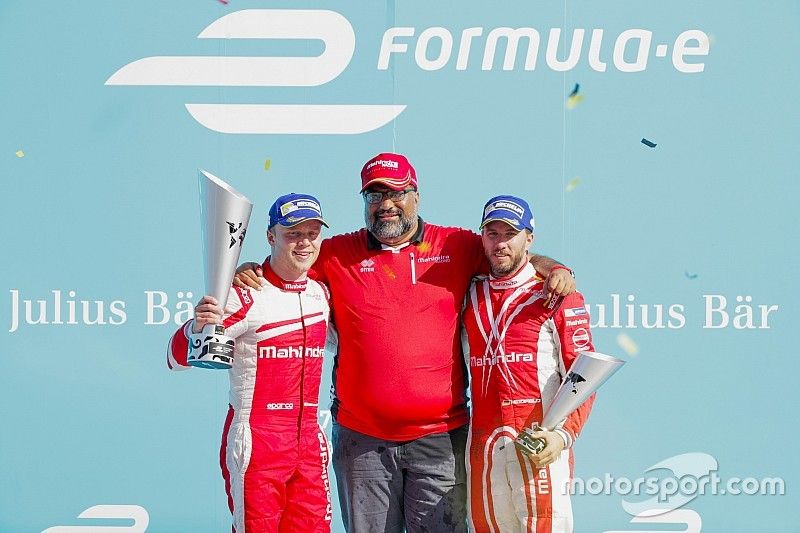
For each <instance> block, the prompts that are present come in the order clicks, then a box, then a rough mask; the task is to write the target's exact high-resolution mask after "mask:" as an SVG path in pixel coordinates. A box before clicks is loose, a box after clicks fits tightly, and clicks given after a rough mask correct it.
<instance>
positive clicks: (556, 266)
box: [550, 264, 575, 278]
mask: <svg viewBox="0 0 800 533" xmlns="http://www.w3.org/2000/svg"><path fill="white" fill-rule="evenodd" d="M554 270H566V271H567V272H569V275H570V276H572V277H573V278H574V277H575V272H573V270H572V269H571V268H569V267H566V266H564V265H561V264H558V265H554V266H553V267H552V268H551V269H550V273H551V274H552V273H553V271H554Z"/></svg>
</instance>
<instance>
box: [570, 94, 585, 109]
mask: <svg viewBox="0 0 800 533" xmlns="http://www.w3.org/2000/svg"><path fill="white" fill-rule="evenodd" d="M582 101H583V95H582V94H574V95H572V96H570V97H569V98H567V109H575V107H576V106H577V105H578V104H580V103H581V102H582Z"/></svg>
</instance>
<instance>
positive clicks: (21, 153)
mask: <svg viewBox="0 0 800 533" xmlns="http://www.w3.org/2000/svg"><path fill="white" fill-rule="evenodd" d="M17 157H25V152H23V151H22V150H17Z"/></svg>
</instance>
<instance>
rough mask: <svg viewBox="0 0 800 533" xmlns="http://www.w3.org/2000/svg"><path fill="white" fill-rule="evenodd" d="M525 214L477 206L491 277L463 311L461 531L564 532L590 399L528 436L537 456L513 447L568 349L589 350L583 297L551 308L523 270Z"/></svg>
mask: <svg viewBox="0 0 800 533" xmlns="http://www.w3.org/2000/svg"><path fill="white" fill-rule="evenodd" d="M533 228H534V224H533V214H532V212H531V209H530V207H529V206H528V203H527V202H526V201H525V200H523V199H522V198H517V197H514V196H497V197H495V198H492V199H491V200H489V201H488V202H487V203H486V205H485V206H484V210H483V220H482V223H481V238H482V239H483V248H484V251H485V253H486V257H487V259H488V260H489V263H490V270H491V274H490V275H489V276H488V277H487V276H481V277H478V278H476V279H475V280H473V282H472V284H471V285H470V288H469V292H468V294H467V299H466V302H465V306H464V314H463V321H464V329H463V333H462V336H463V342H464V358H465V362H466V364H467V365H468V366H469V371H470V392H471V394H470V396H471V398H472V418H471V420H470V439H469V449H468V450H467V457H468V463H467V471H468V477H469V502H470V505H469V512H470V517H469V518H470V526H471V529H473V530H474V531H476V532H478V533H483V532H486V533H489V532H500V531H536V532H537V533H571V532H572V530H573V525H572V506H571V503H570V498H569V494H568V493H567V492H566V491H565V487H566V486H567V484H568V481H569V479H570V478H571V477H572V444H573V443H574V442H575V439H576V438H577V437H578V434H579V433H580V431H581V429H582V427H583V425H584V423H585V422H586V419H587V417H588V416H589V412H590V411H591V408H592V401H593V399H594V398H593V397H591V398H590V399H589V400H588V401H586V402H584V403H583V405H581V406H580V407H579V408H578V409H577V410H576V411H575V412H574V413H572V414H571V415H570V416H568V417H567V419H566V421H564V423H563V424H562V425H561V426H559V427H557V428H556V429H555V430H554V431H540V432H535V433H534V436H536V437H540V438H542V439H544V440H545V443H546V446H545V448H544V449H543V450H542V451H541V452H539V453H538V454H537V455H534V456H531V457H527V456H524V455H523V454H522V453H521V452H519V451H518V450H517V449H516V447H515V446H514V439H515V438H516V437H517V435H518V434H519V432H520V431H522V430H523V429H524V428H531V427H532V425H534V424H536V423H537V422H541V421H542V416H543V414H544V411H545V410H546V409H547V407H548V406H549V405H550V403H551V402H552V400H553V397H554V396H555V393H556V390H558V387H559V385H560V384H561V380H562V377H563V376H565V375H566V373H567V371H568V370H569V368H570V366H572V362H573V361H574V360H575V357H576V356H577V352H578V351H592V350H593V348H592V336H591V333H590V331H589V313H588V312H587V310H586V307H585V304H584V301H583V297H582V296H581V295H580V293H578V292H575V293H572V294H570V295H568V296H567V297H566V298H564V300H563V301H562V302H561V305H560V306H559V307H558V308H557V309H555V310H553V309H551V308H550V307H549V306H548V305H546V301H545V291H544V279H543V278H542V277H540V276H539V275H538V274H537V273H536V271H535V270H534V269H533V267H532V266H531V265H530V264H529V263H528V249H529V248H530V246H531V244H532V243H533Z"/></svg>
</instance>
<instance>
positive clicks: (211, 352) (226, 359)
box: [187, 170, 253, 369]
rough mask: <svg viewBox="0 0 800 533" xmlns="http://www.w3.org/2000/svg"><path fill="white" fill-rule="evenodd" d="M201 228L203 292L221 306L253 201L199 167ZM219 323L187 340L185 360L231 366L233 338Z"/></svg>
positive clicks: (204, 364) (191, 362)
mask: <svg viewBox="0 0 800 533" xmlns="http://www.w3.org/2000/svg"><path fill="white" fill-rule="evenodd" d="M199 179H200V231H201V234H202V237H203V266H204V272H203V273H204V276H205V284H206V294H208V295H211V296H213V297H214V298H216V300H217V302H218V303H219V305H220V307H222V308H223V309H224V308H225V304H226V303H227V301H228V292H229V291H230V287H231V282H232V281H233V276H234V274H235V273H236V265H237V264H238V263H239V254H240V253H241V251H242V244H244V237H245V233H247V224H248V222H249V220H250V213H251V212H252V210H253V204H252V202H250V200H248V199H247V198H246V197H245V196H244V195H243V194H241V193H240V192H238V191H237V190H236V189H234V188H233V187H231V186H230V185H228V184H227V183H225V182H224V181H223V180H221V179H219V178H218V177H216V176H214V175H213V174H211V173H209V172H206V171H205V170H200V176H199ZM224 333H225V330H224V328H223V327H222V326H219V325H213V324H208V325H206V326H205V327H204V328H203V332H202V333H198V334H194V335H192V336H191V338H190V339H189V356H188V359H187V361H188V363H189V364H190V365H192V366H198V367H201V368H223V369H225V368H230V367H231V365H232V362H233V346H234V342H233V339H231V338H230V337H227V336H225V334H224Z"/></svg>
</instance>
